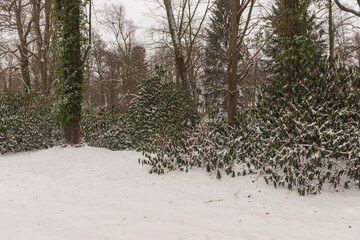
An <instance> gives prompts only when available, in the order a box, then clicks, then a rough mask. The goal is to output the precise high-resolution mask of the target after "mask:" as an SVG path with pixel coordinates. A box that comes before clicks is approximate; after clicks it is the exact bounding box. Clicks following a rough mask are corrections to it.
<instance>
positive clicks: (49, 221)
mask: <svg viewBox="0 0 360 240" xmlns="http://www.w3.org/2000/svg"><path fill="white" fill-rule="evenodd" d="M139 157H141V155H140V154H139V153H136V152H111V151H108V150H104V149H97V148H90V147H82V148H76V149H74V148H65V149H61V148H55V149H51V150H46V151H39V152H33V153H25V154H16V155H7V156H2V157H1V156H0V239H1V240H14V239H15V240H24V239H26V240H32V239H33V240H57V239H69V240H70V239H71V240H118V239H124V240H173V239H174V240H180V239H182V240H206V239H207V240H228V239H231V240H232V239H239V240H242V239H244V240H245V239H246V240H257V239H258V240H266V239H268V240H271V239H274V240H281V239H283V240H296V239H299V240H300V239H301V240H303V239H306V240H311V239H314V240H315V239H316V240H331V239H334V240H355V239H359V238H360V191H359V190H358V189H354V190H350V191H345V192H338V193H332V192H331V191H330V190H327V189H325V191H324V192H323V193H322V194H321V195H320V196H306V197H301V196H298V195H297V193H296V192H288V191H287V190H284V189H274V188H273V187H272V186H268V185H265V184H264V183H263V180H262V179H259V180H256V181H254V180H253V179H252V177H237V178H224V179H222V180H216V179H215V178H214V177H213V176H209V175H207V174H205V172H204V171H203V170H193V171H191V172H190V173H180V172H172V173H169V174H167V175H163V176H158V175H150V174H148V168H147V167H144V166H141V165H139V164H138V158H139Z"/></svg>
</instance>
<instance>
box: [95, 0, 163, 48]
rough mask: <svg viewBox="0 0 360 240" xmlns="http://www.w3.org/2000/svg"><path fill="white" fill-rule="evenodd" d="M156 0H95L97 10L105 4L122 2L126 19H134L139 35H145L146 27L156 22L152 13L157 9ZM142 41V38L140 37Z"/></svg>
mask: <svg viewBox="0 0 360 240" xmlns="http://www.w3.org/2000/svg"><path fill="white" fill-rule="evenodd" d="M155 2H156V1H155V0H94V5H95V11H96V10H100V9H102V8H103V7H104V5H111V4H114V3H115V4H121V5H123V6H124V7H125V14H126V19H129V20H132V21H133V22H134V23H135V26H137V27H138V29H139V30H138V34H137V37H143V36H144V35H145V32H146V29H148V28H151V27H152V26H153V25H154V24H156V22H155V21H154V20H153V19H152V17H151V14H152V11H153V10H154V9H156V6H157V4H156V3H155ZM139 40H140V41H142V39H139Z"/></svg>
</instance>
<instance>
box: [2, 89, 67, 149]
mask: <svg viewBox="0 0 360 240" xmlns="http://www.w3.org/2000/svg"><path fill="white" fill-rule="evenodd" d="M50 106H51V105H50V103H49V101H48V100H47V99H44V98H42V97H38V96H34V95H31V94H23V93H8V92H6V93H0V152H1V153H2V154H4V153H8V152H23V151H30V150H37V149H44V148H49V147H52V146H54V145H57V144H59V142H60V139H61V133H60V132H59V130H58V128H57V126H56V124H55V123H54V121H53V119H52V117H51V109H50Z"/></svg>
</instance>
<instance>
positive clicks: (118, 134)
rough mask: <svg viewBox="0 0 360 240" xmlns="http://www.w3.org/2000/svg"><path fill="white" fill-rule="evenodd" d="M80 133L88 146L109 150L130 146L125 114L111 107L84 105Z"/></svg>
mask: <svg viewBox="0 0 360 240" xmlns="http://www.w3.org/2000/svg"><path fill="white" fill-rule="evenodd" d="M81 133H82V136H83V139H84V141H85V142H86V143H87V144H88V145H89V146H94V147H103V148H107V149H110V150H114V151H115V150H125V149H129V148H131V142H130V135H129V130H128V128H127V122H126V115H124V114H122V113H121V111H120V110H119V109H116V108H112V107H97V108H90V107H85V108H84V109H83V115H82V120H81Z"/></svg>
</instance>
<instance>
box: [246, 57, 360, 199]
mask: <svg viewBox="0 0 360 240" xmlns="http://www.w3.org/2000/svg"><path fill="white" fill-rule="evenodd" d="M312 64H313V65H311V64H310V63H308V65H309V66H310V67H309V69H312V71H311V72H308V73H304V78H299V79H298V81H296V82H293V83H292V84H284V86H286V87H288V88H289V89H288V90H287V91H284V89H279V88H276V87H275V86H274V85H277V84H281V82H282V81H283V80H285V79H283V78H282V77H280V78H279V79H278V78H277V77H275V78H274V79H272V80H273V82H272V83H271V86H269V88H268V89H266V90H265V91H267V92H266V94H267V95H266V96H265V97H264V100H263V102H262V104H261V105H260V106H258V109H257V114H256V118H254V119H256V121H255V122H257V125H258V126H257V127H258V129H259V130H260V131H259V132H260V133H261V139H259V141H258V150H257V151H255V152H254V154H253V156H251V161H250V162H251V163H252V164H253V165H255V166H257V167H258V168H261V169H262V170H263V172H264V173H265V175H266V176H265V180H266V181H267V182H268V181H272V182H273V183H274V185H275V186H278V185H281V186H287V187H288V188H289V189H292V188H296V189H297V190H298V191H299V193H301V194H305V193H318V192H320V190H321V188H322V186H323V185H324V184H325V183H330V184H331V185H332V186H333V187H337V186H338V185H341V186H344V187H345V188H348V187H349V185H350V183H351V181H350V180H352V182H354V181H355V182H358V181H359V180H360V164H359V163H360V162H359V161H360V106H359V99H360V88H359V86H360V77H359V73H356V72H354V71H353V70H351V69H347V68H345V67H335V66H334V65H333V64H331V63H329V62H325V61H324V60H323V59H321V58H320V59H318V61H314V62H313V63H312ZM314 70H315V71H314ZM277 81H279V82H277ZM283 83H284V82H283ZM275 89H277V90H275ZM259 148H260V150H259Z"/></svg>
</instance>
